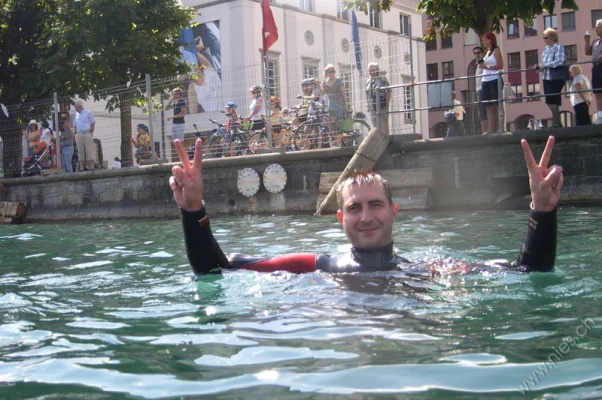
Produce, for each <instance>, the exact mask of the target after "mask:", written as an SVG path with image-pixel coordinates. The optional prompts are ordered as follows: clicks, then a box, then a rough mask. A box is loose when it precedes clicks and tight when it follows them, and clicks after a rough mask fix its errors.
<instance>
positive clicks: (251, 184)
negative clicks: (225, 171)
mask: <svg viewBox="0 0 602 400" xmlns="http://www.w3.org/2000/svg"><path fill="white" fill-rule="evenodd" d="M236 186H237V187H238V191H239V192H240V194H242V195H243V196H246V197H252V196H254V195H255V193H257V191H258V190H259V174H258V173H257V172H256V171H255V170H254V169H252V168H245V169H242V170H240V171H238V180H237V181H236Z"/></svg>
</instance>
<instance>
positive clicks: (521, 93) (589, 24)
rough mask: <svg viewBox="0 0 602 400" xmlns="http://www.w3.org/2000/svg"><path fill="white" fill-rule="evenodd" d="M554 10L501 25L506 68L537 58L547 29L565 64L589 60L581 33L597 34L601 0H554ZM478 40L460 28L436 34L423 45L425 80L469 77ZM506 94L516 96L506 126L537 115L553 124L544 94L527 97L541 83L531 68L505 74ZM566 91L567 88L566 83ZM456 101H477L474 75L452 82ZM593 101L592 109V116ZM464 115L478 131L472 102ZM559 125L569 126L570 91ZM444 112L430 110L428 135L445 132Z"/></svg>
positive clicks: (592, 110) (525, 122)
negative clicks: (567, 4) (570, 3)
mask: <svg viewBox="0 0 602 400" xmlns="http://www.w3.org/2000/svg"><path fill="white" fill-rule="evenodd" d="M556 4H557V8H556V9H555V10H554V14H553V15H550V14H544V15H539V16H538V17H537V18H535V19H534V24H533V26H532V27H531V28H529V27H527V26H525V24H524V22H523V21H522V20H518V21H515V22H510V23H505V24H504V31H503V32H501V33H499V34H496V36H497V40H498V45H499V46H500V48H501V51H502V54H503V55H504V72H508V71H512V70H519V69H525V68H530V67H531V66H533V65H534V64H538V63H539V62H540V61H541V55H542V52H543V49H544V47H545V43H544V41H543V38H542V36H543V35H542V33H543V31H544V30H545V29H547V28H554V29H556V30H557V32H558V42H559V43H560V44H562V45H563V46H564V48H565V53H566V57H567V63H569V64H573V63H575V62H583V61H590V60H591V57H589V56H586V55H585V42H584V38H583V37H584V34H585V32H586V31H589V32H591V34H592V40H594V39H595V38H596V32H595V30H594V26H595V23H596V20H598V19H602V0H587V1H580V2H579V10H578V11H573V10H565V9H562V8H560V1H557V2H556ZM423 22H424V26H427V25H426V23H427V20H426V16H423ZM479 42H480V41H479V38H477V35H476V34H475V33H474V31H472V30H470V31H469V32H468V33H465V32H460V33H458V34H454V35H452V36H451V37H442V36H441V35H438V36H437V39H436V40H434V41H431V42H427V43H426V50H427V51H426V64H427V65H426V72H427V77H428V79H429V80H438V79H447V78H453V77H462V76H473V75H474V73H475V69H476V62H475V60H474V56H473V53H472V50H473V48H474V47H475V46H480V43H479ZM582 68H583V72H584V74H585V75H586V76H588V77H591V66H590V65H588V64H585V65H582ZM504 82H505V88H504V92H505V94H506V95H507V96H508V95H511V96H514V97H515V98H516V100H514V101H513V102H509V103H507V104H506V130H507V131H517V130H523V129H525V128H526V126H527V125H528V123H529V120H530V119H532V118H540V119H541V120H542V122H543V125H544V126H548V125H547V124H549V126H551V121H550V120H551V116H552V115H551V112H550V110H549V109H548V107H547V106H546V105H545V99H544V98H534V99H525V98H524V97H526V96H529V95H537V94H543V83H542V82H541V79H540V74H538V73H537V72H535V71H525V72H516V73H514V74H509V75H505V76H504ZM565 90H566V86H565ZM455 92H456V96H457V99H458V100H460V101H461V102H462V103H469V102H473V101H475V99H476V93H475V81H474V79H469V80H461V81H457V82H456V83H455ZM595 107H596V106H595V101H594V103H593V104H592V106H591V107H590V113H592V114H594V113H595V111H596V109H595ZM465 109H466V117H465V118H464V120H465V123H466V128H467V131H468V132H469V134H470V132H478V131H479V130H480V129H479V128H478V116H477V110H476V107H474V106H466V107H465ZM561 110H562V124H563V125H564V126H572V124H573V108H572V107H571V103H570V99H569V98H568V95H567V96H565V97H563V102H562V108H561ZM443 111H444V110H433V111H429V127H430V135H429V137H431V138H433V137H443V136H445V129H446V127H445V124H444V123H443Z"/></svg>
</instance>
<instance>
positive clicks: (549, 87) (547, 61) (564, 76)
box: [535, 28, 569, 128]
mask: <svg viewBox="0 0 602 400" xmlns="http://www.w3.org/2000/svg"><path fill="white" fill-rule="evenodd" d="M543 40H544V42H545V43H546V47H545V48H544V50H543V53H542V55H541V64H539V65H535V69H537V71H539V72H541V73H542V79H543V92H544V94H545V95H546V104H547V105H548V107H549V108H550V111H552V125H553V127H554V128H562V124H561V123H560V106H561V105H562V88H563V87H564V85H565V83H566V81H567V80H568V79H569V77H568V66H566V56H565V54H564V46H562V45H561V44H560V43H558V32H556V31H555V30H554V29H552V28H548V29H546V30H545V31H543ZM565 66H566V67H567V68H566V70H565V69H564V67H565Z"/></svg>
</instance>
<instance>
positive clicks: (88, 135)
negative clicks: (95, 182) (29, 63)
mask: <svg viewBox="0 0 602 400" xmlns="http://www.w3.org/2000/svg"><path fill="white" fill-rule="evenodd" d="M75 111H76V113H75V143H76V144H77V157H78V159H79V169H80V170H82V171H86V170H91V169H94V155H93V154H92V151H93V146H92V143H93V139H92V136H93V135H94V127H95V126H96V120H95V119H94V115H92V113H91V112H90V110H86V109H85V108H84V101H83V100H76V101H75Z"/></svg>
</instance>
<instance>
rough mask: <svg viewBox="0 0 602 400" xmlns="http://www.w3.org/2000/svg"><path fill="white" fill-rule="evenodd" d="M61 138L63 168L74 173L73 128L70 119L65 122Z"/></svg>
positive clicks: (69, 172)
mask: <svg viewBox="0 0 602 400" xmlns="http://www.w3.org/2000/svg"><path fill="white" fill-rule="evenodd" d="M59 138H60V139H61V141H60V143H61V161H62V163H63V169H64V170H65V172H67V173H68V174H71V173H73V164H71V163H72V160H73V150H74V148H73V131H72V130H71V123H70V122H69V120H65V122H64V123H63V131H62V132H61V134H60V136H59Z"/></svg>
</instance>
